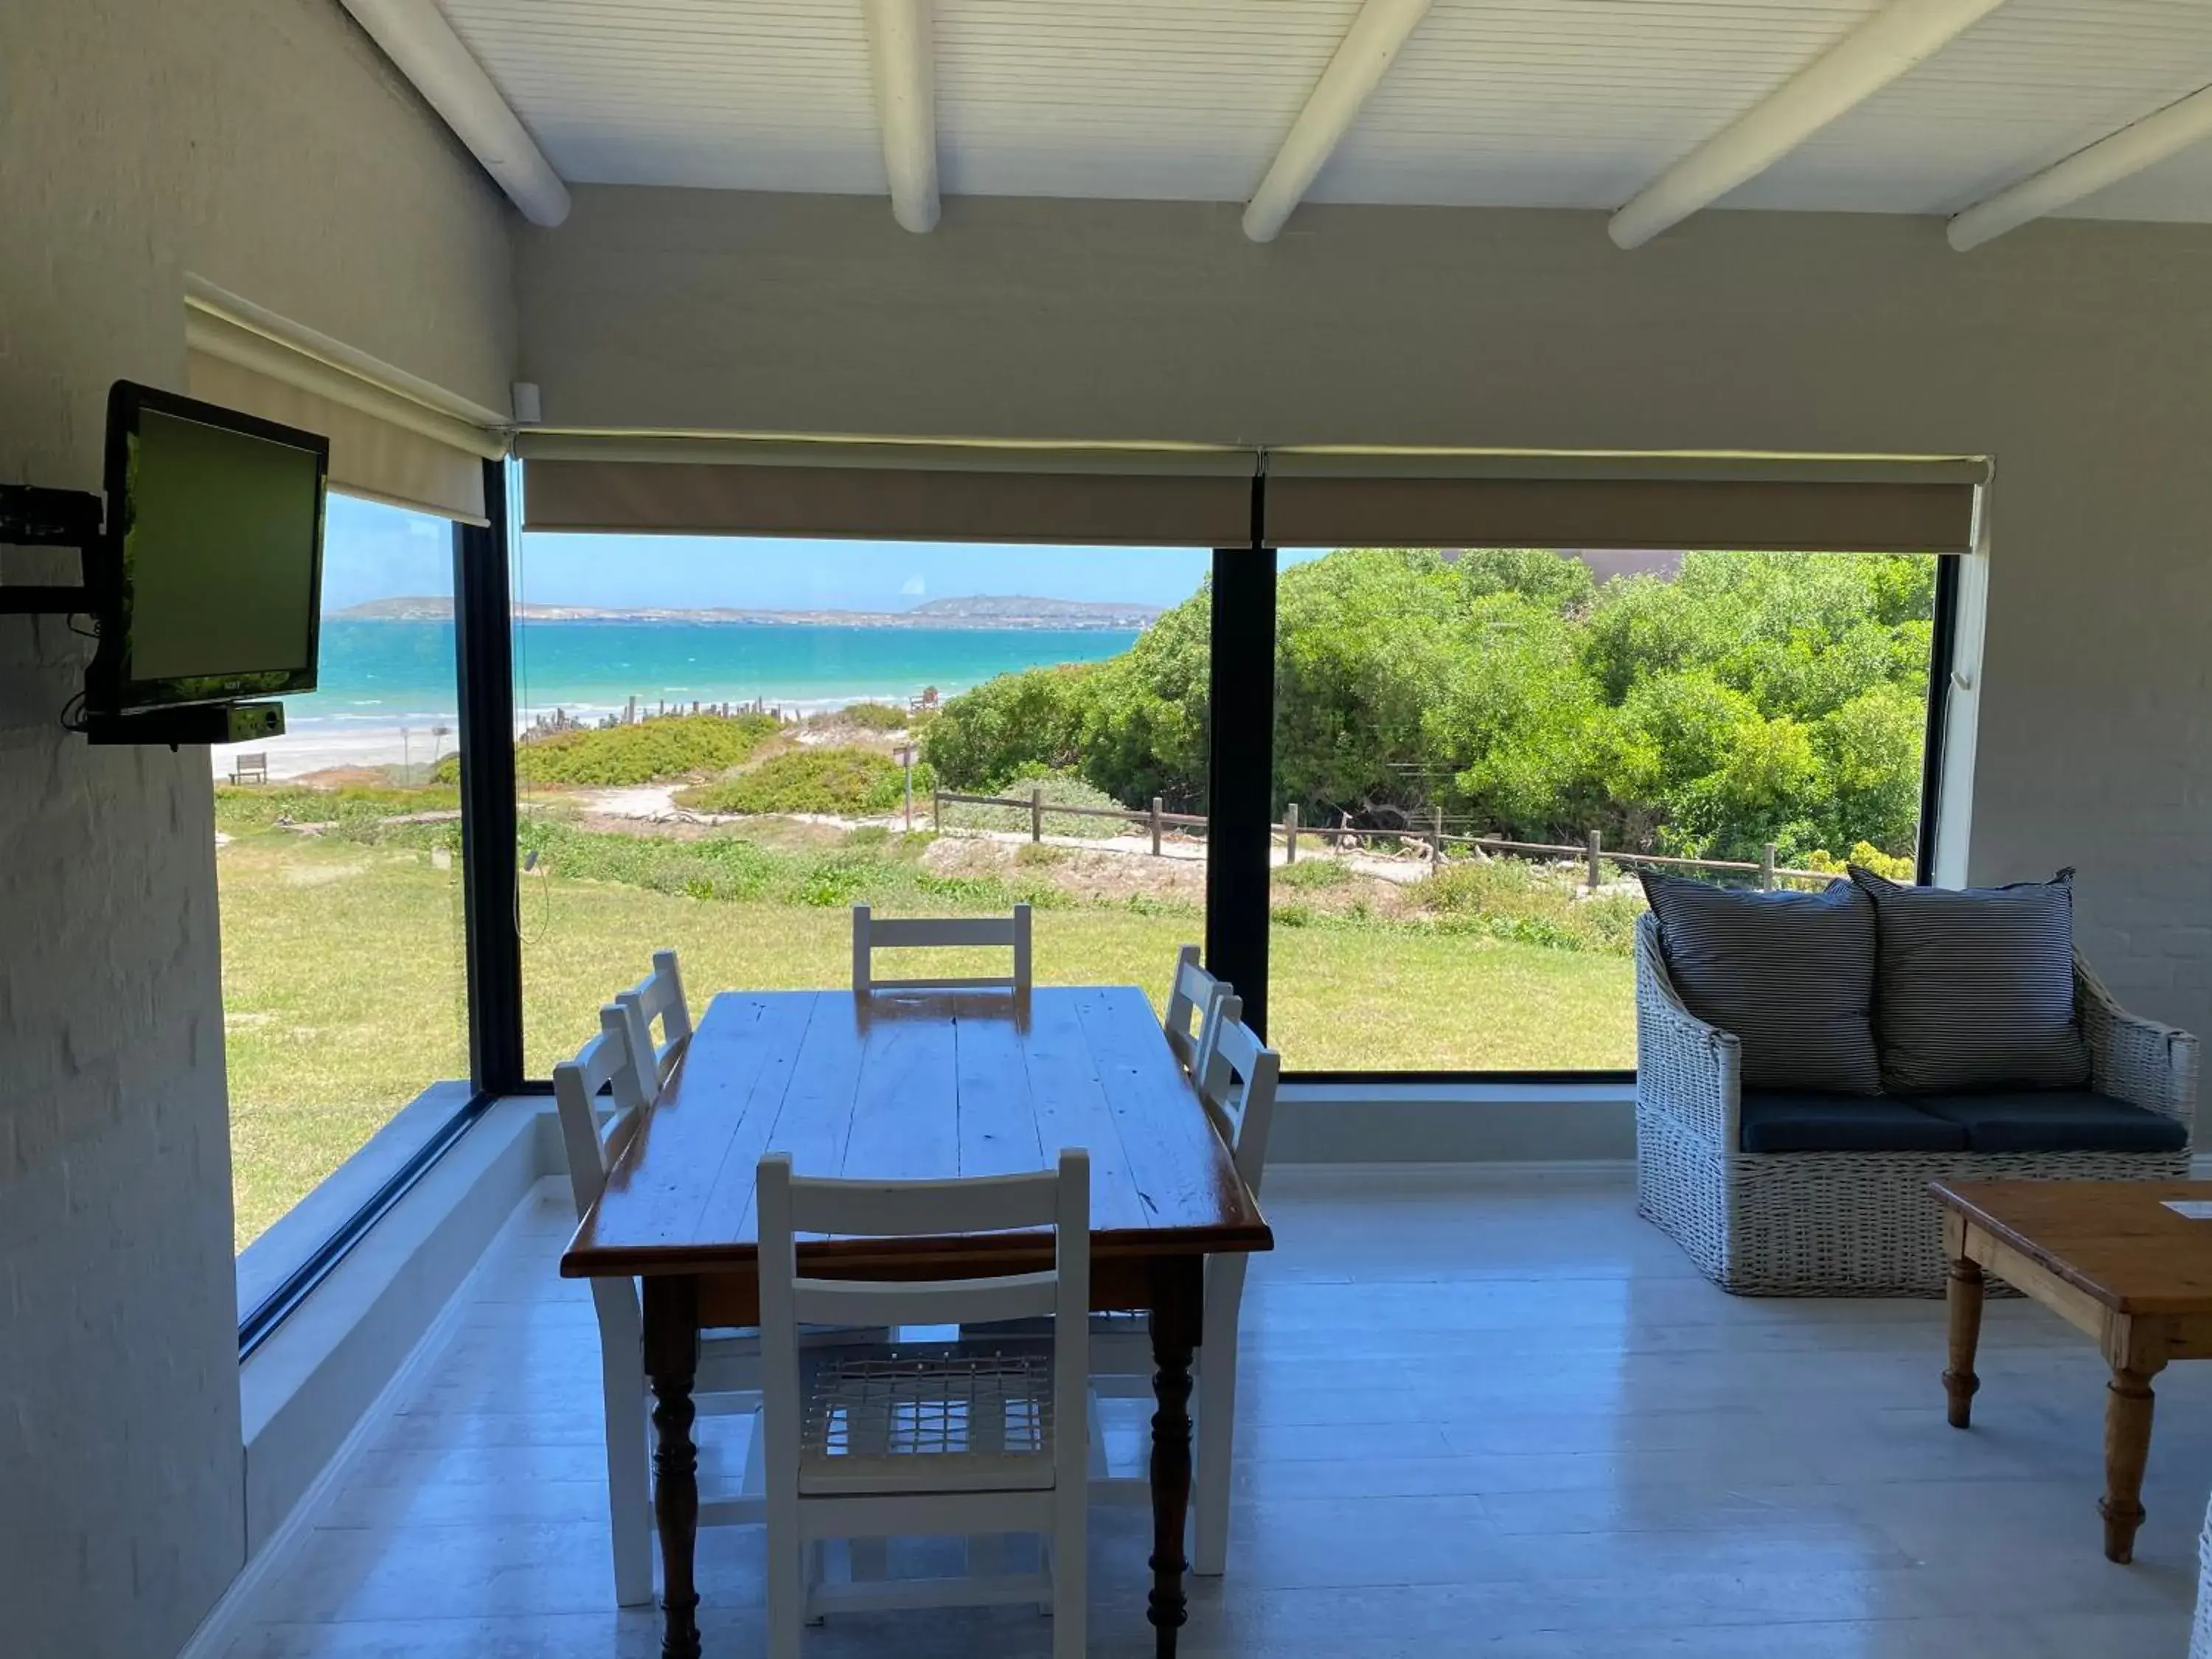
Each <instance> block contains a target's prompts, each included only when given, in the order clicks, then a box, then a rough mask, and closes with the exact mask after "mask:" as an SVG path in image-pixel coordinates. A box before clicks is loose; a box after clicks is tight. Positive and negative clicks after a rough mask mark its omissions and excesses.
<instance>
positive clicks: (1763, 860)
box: [1759, 841, 1775, 893]
mask: <svg viewBox="0 0 2212 1659" xmlns="http://www.w3.org/2000/svg"><path fill="white" fill-rule="evenodd" d="M1774 851H1775V848H1774V843H1773V842H1771V841H1770V842H1767V843H1766V848H1765V851H1763V852H1762V853H1760V854H1759V888H1760V890H1761V891H1764V892H1768V893H1771V892H1772V891H1773V890H1774Z"/></svg>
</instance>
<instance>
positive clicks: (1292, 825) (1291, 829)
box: [1283, 800, 1298, 864]
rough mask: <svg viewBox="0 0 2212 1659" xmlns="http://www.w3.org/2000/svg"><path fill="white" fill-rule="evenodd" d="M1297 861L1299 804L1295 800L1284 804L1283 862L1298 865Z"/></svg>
mask: <svg viewBox="0 0 2212 1659" xmlns="http://www.w3.org/2000/svg"><path fill="white" fill-rule="evenodd" d="M1297 861H1298V804H1297V802H1296V801H1294V800H1293V801H1285V802H1284V803H1283V862H1284V863H1285V864H1296V863H1297Z"/></svg>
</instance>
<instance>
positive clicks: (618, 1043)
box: [553, 1003, 654, 1218]
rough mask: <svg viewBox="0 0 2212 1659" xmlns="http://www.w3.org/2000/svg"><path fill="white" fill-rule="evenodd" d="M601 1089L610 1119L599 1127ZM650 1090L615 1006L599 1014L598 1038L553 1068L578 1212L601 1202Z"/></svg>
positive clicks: (650, 1095)
mask: <svg viewBox="0 0 2212 1659" xmlns="http://www.w3.org/2000/svg"><path fill="white" fill-rule="evenodd" d="M602 1090H605V1091H606V1093H607V1094H608V1096H609V1097H611V1101H612V1104H613V1107H614V1114H613V1116H612V1117H611V1119H610V1120H609V1121H608V1123H607V1125H606V1127H605V1128H604V1129H602V1128H601V1127H600V1126H599V1095H600V1091H602ZM653 1092H654V1091H653V1090H652V1089H651V1088H649V1087H648V1086H647V1083H646V1081H645V1079H644V1077H643V1075H642V1074H641V1072H640V1071H639V1069H638V1066H637V1063H636V1059H635V1050H634V1049H633V1048H632V1047H631V1039H630V1024H629V1016H628V1015H627V1014H626V1013H625V1012H623V1009H622V1008H621V1007H620V1006H617V1005H616V1004H614V1003H609V1004H607V1006H605V1007H604V1008H602V1009H600V1010H599V1036H595V1037H593V1038H592V1040H591V1041H590V1042H586V1044H585V1045H584V1046H583V1048H581V1049H580V1050H578V1052H577V1054H576V1057H575V1059H574V1060H562V1061H561V1062H560V1063H559V1064H558V1065H556V1066H554V1068H553V1103H554V1105H555V1107H556V1109H557V1110H558V1112H559V1115H560V1119H561V1144H562V1147H563V1148H564V1149H565V1150H566V1152H568V1188H569V1192H570V1194H572V1195H573V1196H574V1199H575V1200H576V1214H577V1216H578V1218H581V1217H582V1216H583V1214H584V1212H586V1210H588V1209H590V1208H591V1207H592V1205H594V1204H596V1203H597V1202H598V1201H599V1194H601V1193H602V1192H604V1191H605V1189H606V1184H607V1173H608V1171H609V1170H611V1169H612V1168H613V1167H614V1161H615V1159H617V1158H619V1157H621V1156H622V1152H623V1148H624V1147H625V1146H628V1145H629V1138H630V1136H631V1135H632V1134H634V1133H636V1129H637V1121H638V1118H639V1117H640V1115H641V1114H642V1113H643V1112H644V1110H645V1109H646V1108H647V1106H650V1105H651V1104H652V1103H653Z"/></svg>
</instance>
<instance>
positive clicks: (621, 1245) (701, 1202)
mask: <svg viewBox="0 0 2212 1659" xmlns="http://www.w3.org/2000/svg"><path fill="white" fill-rule="evenodd" d="M1063 1146H1079V1147H1082V1148H1084V1149H1085V1151H1087V1152H1089V1153H1090V1155H1091V1227H1092V1231H1091V1249H1092V1253H1093V1255H1096V1256H1097V1257H1099V1258H1101V1259H1103V1260H1112V1259H1115V1258H1117V1257H1118V1258H1130V1257H1157V1256H1164V1255H1207V1254H1212V1253H1214V1252H1217V1251H1238V1250H1265V1249H1272V1248H1273V1243H1274V1239H1273V1234H1271V1233H1270V1232H1269V1231H1268V1228H1267V1222H1266V1220H1265V1219H1264V1218H1262V1217H1261V1213H1260V1209H1259V1206H1258V1204H1257V1203H1256V1202H1255V1200H1254V1199H1253V1197H1252V1194H1250V1193H1249V1191H1248V1190H1247V1189H1246V1188H1245V1186H1244V1183H1243V1182H1242V1181H1241V1180H1239V1179H1238V1178H1237V1170H1236V1166H1235V1165H1234V1164H1233V1163H1231V1159H1230V1156H1229V1152H1228V1149H1227V1148H1226V1147H1225V1146H1223V1144H1222V1142H1221V1139H1220V1137H1219V1135H1218V1134H1217V1133H1215V1131H1214V1129H1213V1126H1212V1121H1211V1120H1210V1119H1209V1118H1208V1117H1207V1115H1206V1109H1205V1108H1204V1107H1203V1106H1202V1105H1201V1104H1200V1101H1199V1098H1198V1096H1197V1093H1196V1091H1194V1089H1193V1087H1192V1086H1191V1084H1190V1081H1189V1079H1188V1078H1187V1077H1185V1076H1184V1074H1183V1073H1182V1068H1181V1066H1178V1065H1177V1064H1176V1060H1175V1056H1174V1055H1173V1054H1170V1052H1169V1050H1168V1046H1167V1041H1166V1037H1165V1036H1164V1033H1163V1032H1162V1031H1161V1030H1160V1023H1159V1020H1158V1018H1157V1017H1156V1016H1155V1015H1154V1014H1153V1012H1152V1005H1151V1003H1150V1002H1148V1001H1147V1000H1146V998H1145V994H1144V993H1143V992H1141V991H1139V990H1138V989H1137V988H1136V987H1133V986H1098V987H1090V986H1085V987H1037V988H1036V990H1034V991H1030V992H1028V993H1026V994H1015V993H1012V992H1007V991H964V992H946V991H924V992H886V991H878V992H876V993H874V994H872V995H867V996H855V995H854V993H853V992H851V991H849V990H840V991H726V992H724V993H723V994H720V995H719V996H717V997H715V998H714V1000H713V1002H712V1003H711V1004H709V1005H708V1009H707V1012H706V1014H705V1016H704V1017H703V1018H702V1019H701V1020H700V1022H699V1025H698V1029H697V1030H696V1031H695V1032H694V1033H693V1034H692V1037H691V1042H690V1048H689V1050H688V1052H687V1053H686V1054H684V1060H683V1062H682V1064H681V1066H679V1067H678V1070H677V1072H676V1074H675V1075H674V1076H673V1077H671V1079H669V1082H668V1085H667V1086H666V1087H665V1090H664V1091H662V1094H661V1097H660V1099H659V1103H656V1104H655V1105H654V1106H653V1108H652V1109H651V1110H650V1111H648V1112H647V1114H646V1115H645V1117H644V1119H643V1121H642V1122H641V1124H640V1126H639V1128H638V1131H637V1133H636V1134H635V1137H634V1138H633V1139H632V1140H631V1141H630V1144H629V1146H628V1147H627V1148H626V1149H625V1150H624V1151H623V1154H622V1156H621V1157H620V1158H619V1159H618V1160H617V1164H616V1166H615V1168H614V1170H613V1171H612V1172H611V1174H610V1176H609V1177H608V1181H607V1187H606V1191H605V1193H604V1194H602V1195H601V1197H600V1199H599V1202H598V1203H597V1204H596V1205H594V1206H592V1211H591V1212H590V1213H589V1214H588V1215H586V1217H585V1218H584V1219H583V1221H582V1222H581V1223H580V1224H579V1225H578V1227H577V1229H576V1235H575V1237H574V1239H573V1240H572V1241H571V1243H569V1246H568V1250H567V1252H566V1253H565V1254H564V1255H562V1258H561V1272H562V1276H563V1277H565V1278H569V1279H582V1278H590V1277H592V1276H594V1275H617V1274H632V1273H712V1272H715V1271H717V1270H738V1271H750V1270H751V1269H752V1268H753V1267H755V1266H756V1264H757V1255H758V1249H757V1235H756V1231H755V1226H756V1223H755V1217H754V1214H753V1182H754V1170H755V1167H756V1165H757V1164H758V1163H759V1161H760V1158H761V1155H762V1154H763V1152H769V1151H781V1152H789V1153H790V1154H791V1157H792V1164H793V1170H794V1171H795V1172H796V1173H797V1174H799V1175H802V1176H804V1175H816V1176H845V1177H847V1178H848V1179H869V1178H880V1179H885V1180H917V1179H932V1178H934V1179H943V1178H945V1177H950V1176H979V1175H1008V1174H1016V1173H1019V1172H1021V1171H1024V1170H1046V1169H1050V1168H1051V1167H1053V1164H1054V1162H1055V1161H1056V1159H1057V1158H1058V1156H1059V1153H1060V1149H1061V1148H1062V1147H1063ZM1047 1241H1048V1235H1044V1234H1040V1233H1025V1234H1024V1233H987V1234H966V1235H962V1236H959V1237H954V1238H947V1239H944V1240H933V1241H927V1243H924V1244H921V1245H919V1246H916V1245H915V1244H914V1243H912V1242H910V1241H908V1242H905V1243H906V1244H907V1248H905V1249H902V1251H901V1257H902V1260H908V1261H910V1260H911V1259H912V1256H913V1255H914V1254H915V1252H916V1250H917V1249H919V1250H920V1251H921V1252H922V1253H925V1254H929V1255H936V1256H939V1257H940V1258H941V1260H940V1261H939V1263H938V1264H937V1266H938V1267H939V1268H940V1269H941V1270H942V1272H944V1273H947V1274H951V1273H958V1272H960V1271H961V1270H962V1267H963V1263H965V1264H967V1265H968V1266H969V1267H970V1268H972V1267H975V1266H977V1265H980V1264H981V1263H983V1262H985V1261H988V1262H990V1263H992V1264H994V1265H993V1267H991V1271H994V1272H995V1271H1007V1270H1009V1269H1010V1268H1012V1267H1013V1265H1014V1264H1013V1263H1012V1262H1010V1261H1008V1260H1007V1258H1008V1256H1009V1255H1013V1256H1021V1255H1037V1256H1040V1257H1042V1256H1043V1255H1046V1254H1047V1252H1048V1243H1047ZM883 1248H884V1247H883V1246H882V1245H880V1244H878V1243H874V1242H872V1241H866V1240H840V1239H828V1240H817V1241H810V1242H809V1243H808V1245H807V1247H806V1253H807V1255H808V1258H809V1265H810V1267H814V1268H815V1270H817V1271H829V1272H835V1271H836V1269H837V1267H841V1266H842V1267H847V1268H848V1269H850V1270H854V1271H865V1269H866V1263H867V1262H868V1261H869V1260H870V1259H871V1258H872V1257H880V1255H881V1253H882V1250H883Z"/></svg>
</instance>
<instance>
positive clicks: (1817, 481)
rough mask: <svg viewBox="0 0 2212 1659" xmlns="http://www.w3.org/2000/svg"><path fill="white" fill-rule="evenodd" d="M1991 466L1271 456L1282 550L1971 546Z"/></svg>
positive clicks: (1271, 533) (1273, 530)
mask: <svg viewBox="0 0 2212 1659" xmlns="http://www.w3.org/2000/svg"><path fill="white" fill-rule="evenodd" d="M1988 473H1989V468H1988V465H1987V463H1986V462H1984V461H1981V460H1977V459H1961V460H1949V459H1936V460H1921V459H1899V460H1888V459H1858V458H1840V457H1839V458H1833V459H1830V458H1817V457H1816V458H1797V457H1788V458H1781V457H1764V456H1746V457H1716V456H1687V455H1686V456H1584V455H1550V456H1547V455H1519V456H1504V455H1483V456H1426V457H1425V456H1420V455H1413V454H1405V455H1390V454H1386V453H1369V454H1354V453H1323V452H1291V453H1276V454H1273V455H1272V456H1270V457H1269V458H1268V472H1267V493H1266V501H1267V512H1266V520H1267V539H1268V540H1269V541H1270V542H1271V543H1273V544H1275V545H1277V546H1279V547H1342V546H1346V545H1358V546H1367V547H1601V548H1624V549H1632V548H1653V549H1661V550H1674V549H1678V548H1692V547H1695V548H1722V549H1742V550H1751V551H1772V552H1839V553H1966V552H1970V551H1972V549H1973V546H1974V532H1975V517H1974V515H1975V508H1976V502H1977V499H1978V486H1979V485H1980V484H1981V483H1983V482H1984V480H1986V478H1987V477H1988Z"/></svg>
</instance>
